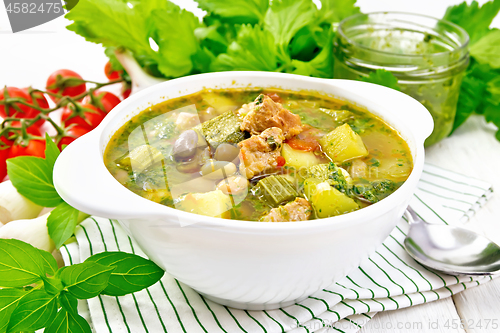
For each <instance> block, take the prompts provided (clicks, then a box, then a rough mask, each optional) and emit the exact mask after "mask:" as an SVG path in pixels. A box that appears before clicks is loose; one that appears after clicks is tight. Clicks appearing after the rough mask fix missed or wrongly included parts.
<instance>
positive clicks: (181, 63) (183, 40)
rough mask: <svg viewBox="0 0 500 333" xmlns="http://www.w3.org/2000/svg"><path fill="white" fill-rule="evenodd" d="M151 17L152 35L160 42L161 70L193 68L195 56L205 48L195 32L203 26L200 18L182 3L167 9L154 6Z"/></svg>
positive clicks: (180, 72)
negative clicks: (156, 8)
mask: <svg viewBox="0 0 500 333" xmlns="http://www.w3.org/2000/svg"><path fill="white" fill-rule="evenodd" d="M150 18H151V20H152V24H153V26H154V27H155V30H154V33H153V39H154V40H155V42H156V43H157V44H158V46H159V50H158V54H159V58H158V69H159V71H160V72H161V73H162V74H163V75H165V76H166V77H178V76H183V75H187V74H189V73H190V72H192V71H193V69H194V67H195V63H194V61H193V58H194V57H196V56H197V55H200V53H202V52H203V51H202V49H201V48H200V44H199V42H198V39H197V38H196V36H195V34H194V31H195V30H196V29H197V28H199V27H201V23H200V21H199V20H198V18H197V17H196V16H194V14H193V13H191V12H188V11H186V10H184V9H180V8H179V7H171V8H169V9H168V10H167V11H165V10H154V11H153V12H152V13H151V14H150ZM198 67H203V66H200V65H199V66H198ZM206 67H208V65H206Z"/></svg>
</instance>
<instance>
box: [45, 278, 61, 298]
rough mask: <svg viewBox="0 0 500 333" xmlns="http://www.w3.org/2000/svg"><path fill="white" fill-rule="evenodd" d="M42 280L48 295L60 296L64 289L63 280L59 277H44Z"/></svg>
mask: <svg viewBox="0 0 500 333" xmlns="http://www.w3.org/2000/svg"><path fill="white" fill-rule="evenodd" d="M42 280H43V286H44V288H45V291H46V292H47V293H48V294H51V295H59V293H60V292H61V290H63V289H64V286H63V284H62V282H61V279H59V278H57V277H43V278H42Z"/></svg>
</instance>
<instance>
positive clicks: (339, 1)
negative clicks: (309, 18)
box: [319, 0, 360, 24]
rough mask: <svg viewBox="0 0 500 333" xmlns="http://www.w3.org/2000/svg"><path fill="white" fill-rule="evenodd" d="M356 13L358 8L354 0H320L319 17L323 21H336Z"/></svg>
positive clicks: (358, 11)
mask: <svg viewBox="0 0 500 333" xmlns="http://www.w3.org/2000/svg"><path fill="white" fill-rule="evenodd" d="M358 13H360V10H359V7H357V6H356V0H321V9H320V11H319V17H320V20H321V21H323V22H326V23H330V24H331V23H338V22H340V21H342V20H343V19H345V18H346V17H349V16H351V15H355V14H358Z"/></svg>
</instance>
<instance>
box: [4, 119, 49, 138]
mask: <svg viewBox="0 0 500 333" xmlns="http://www.w3.org/2000/svg"><path fill="white" fill-rule="evenodd" d="M9 126H12V127H19V128H20V127H21V122H20V121H12V122H10V124H9ZM26 132H28V134H31V135H35V136H42V132H40V128H38V126H37V124H36V123H35V125H32V126H30V127H28V128H27V129H26ZM9 135H12V132H10V133H9Z"/></svg>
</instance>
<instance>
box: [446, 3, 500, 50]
mask: <svg viewBox="0 0 500 333" xmlns="http://www.w3.org/2000/svg"><path fill="white" fill-rule="evenodd" d="M499 10H500V0H494V1H488V2H486V3H485V4H484V5H483V6H482V7H479V4H478V2H477V1H472V2H471V4H470V5H468V4H467V2H462V3H461V4H459V5H456V6H452V7H448V9H447V10H446V13H445V14H444V17H443V18H444V19H445V20H448V21H451V22H453V23H455V24H458V25H459V26H461V27H462V28H464V29H465V31H467V33H468V34H469V37H470V42H471V45H472V44H474V43H475V42H476V41H478V40H479V39H481V37H483V36H484V35H486V34H487V33H488V32H489V31H490V29H489V27H490V25H491V22H492V21H493V19H494V18H495V16H496V15H497V14H498V11H499Z"/></svg>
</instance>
